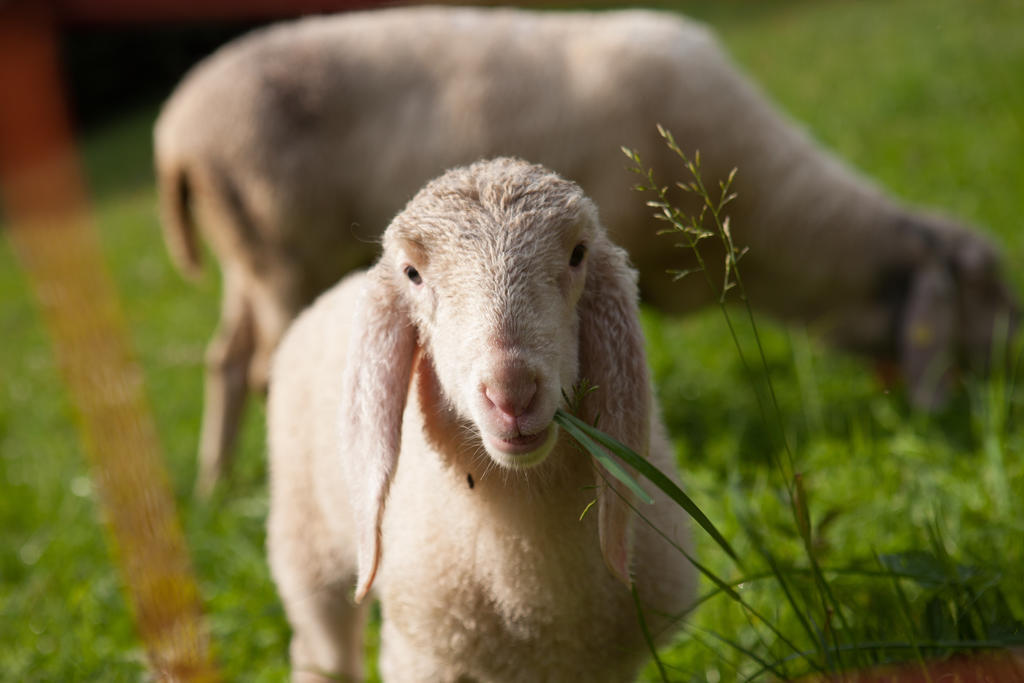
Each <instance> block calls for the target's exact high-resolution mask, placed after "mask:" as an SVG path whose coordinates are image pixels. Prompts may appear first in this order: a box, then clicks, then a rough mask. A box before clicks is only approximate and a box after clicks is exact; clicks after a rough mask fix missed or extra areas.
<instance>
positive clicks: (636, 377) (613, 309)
mask: <svg viewBox="0 0 1024 683" xmlns="http://www.w3.org/2000/svg"><path fill="white" fill-rule="evenodd" d="M588 258H589V259H590V262H589V264H588V265H587V280H586V285H585V287H584V290H583V295H582V297H581V298H580V303H579V312H580V347H579V352H580V356H579V358H580V377H581V378H582V379H586V380H587V381H588V382H590V384H591V385H593V386H596V387H597V389H596V390H595V391H593V392H592V393H591V394H589V395H588V396H587V397H586V399H585V401H584V407H585V411H586V415H584V416H583V417H584V419H587V420H588V421H591V422H593V420H594V419H595V418H598V417H599V422H598V425H597V426H598V428H599V429H601V430H602V431H604V432H606V433H607V434H610V435H611V436H613V437H615V438H616V439H618V440H619V441H621V442H622V443H624V444H626V445H627V446H629V447H630V448H632V449H633V450H634V451H636V452H637V453H639V454H640V455H641V456H643V457H647V449H648V446H649V440H650V411H651V396H650V381H649V378H648V374H647V359H646V354H645V352H644V337H643V332H642V330H641V329H640V320H639V317H638V311H637V299H638V292H637V284H636V271H634V270H633V269H632V268H630V266H629V262H628V258H627V256H626V252H625V251H624V250H622V249H620V248H619V247H617V246H615V245H613V244H612V243H611V242H610V241H608V239H607V238H605V237H604V236H603V235H602V236H601V237H599V238H598V239H597V240H595V243H594V244H592V245H591V248H590V253H589V254H588ZM596 473H597V474H596V480H597V487H598V496H597V501H598V529H599V532H600V536H601V552H602V553H603V554H604V558H605V562H606V563H607V565H608V568H609V569H610V570H611V571H612V573H613V574H614V575H615V576H616V577H617V578H618V579H619V580H621V581H622V582H624V583H626V584H628V583H629V581H630V569H631V567H630V564H631V559H632V524H633V516H634V515H633V511H632V510H631V509H630V507H629V506H630V505H631V504H635V498H634V496H633V494H632V493H631V492H630V491H629V490H628V489H627V488H626V487H625V486H623V485H622V484H621V483H619V482H618V480H616V479H615V478H613V477H612V476H611V475H610V474H608V473H607V472H606V471H604V469H603V468H600V467H599V468H596ZM613 487H614V488H613Z"/></svg>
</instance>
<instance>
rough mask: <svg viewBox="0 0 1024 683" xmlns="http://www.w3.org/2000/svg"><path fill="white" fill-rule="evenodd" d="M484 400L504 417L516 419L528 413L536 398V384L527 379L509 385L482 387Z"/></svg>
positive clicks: (534, 381)
mask: <svg viewBox="0 0 1024 683" xmlns="http://www.w3.org/2000/svg"><path fill="white" fill-rule="evenodd" d="M483 392H484V398H486V399H487V402H488V403H489V404H490V405H492V406H494V407H495V408H497V409H498V410H499V411H500V412H501V413H503V414H504V415H506V416H508V417H511V418H516V417H519V416H520V415H522V414H523V413H526V412H527V411H529V409H530V406H532V405H533V402H534V399H535V398H536V397H537V382H536V380H533V379H529V380H524V381H520V382H517V383H514V384H509V385H484V387H483Z"/></svg>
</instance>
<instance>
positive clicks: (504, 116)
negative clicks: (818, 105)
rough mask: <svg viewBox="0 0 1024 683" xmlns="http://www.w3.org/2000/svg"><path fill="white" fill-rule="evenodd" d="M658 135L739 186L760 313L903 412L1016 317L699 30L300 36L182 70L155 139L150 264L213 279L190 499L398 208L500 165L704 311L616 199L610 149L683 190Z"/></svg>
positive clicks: (429, 28) (347, 25)
mask: <svg viewBox="0 0 1024 683" xmlns="http://www.w3.org/2000/svg"><path fill="white" fill-rule="evenodd" d="M658 122H660V123H661V124H663V125H664V126H665V127H667V128H668V129H669V130H671V131H672V132H673V133H674V134H675V136H676V138H677V139H678V140H679V141H680V144H681V145H682V146H683V148H684V149H686V150H689V151H692V150H695V149H699V150H700V152H701V156H702V158H703V159H704V173H705V177H706V179H707V181H708V184H709V186H714V184H715V183H716V182H717V180H718V179H721V178H723V177H725V175H726V174H727V173H728V171H729V170H730V169H732V168H733V167H738V169H739V174H738V177H737V180H736V184H735V189H736V191H737V192H738V194H739V196H738V199H737V200H736V201H735V202H734V203H733V204H730V206H729V212H730V215H731V217H732V225H733V227H734V233H735V238H736V241H737V243H738V244H740V245H742V246H747V247H749V248H750V251H749V254H748V255H747V256H746V257H745V258H744V261H743V276H744V280H745V283H746V289H747V292H748V293H749V295H750V297H751V299H752V303H753V305H754V306H756V307H757V308H758V309H760V310H761V311H764V312H767V313H769V314H772V315H774V316H776V317H778V318H781V319H784V320H791V321H804V322H808V323H811V324H812V326H813V327H814V328H815V329H817V330H819V331H820V332H821V333H822V334H823V336H825V337H826V338H828V339H830V340H831V341H832V342H834V343H836V344H837V345H839V346H841V347H844V348H848V349H852V350H856V351H860V352H864V353H868V354H871V355H873V356H876V357H881V358H888V359H894V360H897V361H899V362H900V364H901V365H902V367H903V369H904V373H905V374H906V376H907V379H908V384H909V386H910V390H911V397H912V398H913V399H914V400H916V401H917V402H918V403H925V404H926V403H929V402H930V401H931V400H933V399H934V398H935V397H936V396H939V395H941V394H942V393H943V392H942V390H941V388H937V387H936V386H935V382H934V378H935V377H937V376H939V375H941V374H942V373H941V372H938V373H937V372H936V367H935V366H936V359H943V358H945V359H947V360H949V359H953V358H955V359H956V360H967V361H976V360H978V359H984V358H985V356H986V353H987V351H988V349H989V346H990V343H991V339H992V336H993V325H994V322H995V321H997V320H999V319H1001V318H1002V317H1003V316H1005V314H1006V313H1007V312H1008V311H1011V310H1012V309H1013V307H1014V305H1013V303H1012V297H1011V295H1010V293H1009V291H1008V290H1007V287H1006V285H1005V284H1004V282H1003V280H1002V279H1001V277H1000V275H999V273H998V268H997V262H996V261H997V260H996V257H995V254H994V251H993V249H992V248H991V247H990V246H989V244H988V243H987V242H986V241H985V239H983V238H982V237H981V236H979V235H977V234H974V233H971V232H969V231H967V230H965V229H963V228H961V227H959V226H957V225H955V224H954V223H953V222H951V221H948V220H945V219H942V218H939V217H936V216H932V215H928V214H925V213H921V212H918V211H914V210H911V209H908V208H906V207H903V206H901V205H899V204H897V203H896V202H894V201H893V200H892V199H890V198H888V197H887V196H886V195H884V194H883V193H882V192H881V191H879V190H878V189H877V188H875V187H874V186H873V185H872V184H870V183H869V182H868V181H866V180H865V179H863V178H862V177H860V176H858V175H856V174H855V173H853V172H851V171H850V170H849V169H847V168H845V167H844V166H843V165H841V164H840V163H839V162H838V161H837V160H835V159H834V158H832V157H830V156H829V155H827V154H825V153H824V152H823V151H822V150H820V149H819V148H818V147H816V146H815V145H814V144H813V143H812V142H811V141H810V140H809V139H808V138H807V137H806V136H805V135H804V134H803V133H802V132H801V131H800V130H799V129H797V128H796V127H795V126H794V125H792V124H791V123H790V122H788V121H786V120H785V119H784V118H783V117H782V116H780V115H779V113H778V112H777V111H776V110H775V109H774V108H773V107H772V106H771V105H770V104H769V103H768V102H767V101H766V100H765V98H764V97H763V96H762V95H761V94H760V93H759V92H758V91H757V90H756V89H755V88H754V87H753V86H752V85H751V84H750V83H749V82H748V81H747V80H746V79H745V78H744V77H743V76H742V75H741V74H739V73H738V72H737V70H736V69H735V67H734V66H733V64H732V63H731V62H730V60H729V59H728V58H727V56H726V55H725V54H724V53H723V51H722V49H721V48H720V47H719V45H718V44H717V43H716V41H715V39H714V38H713V36H712V35H711V34H710V33H709V32H708V31H707V30H706V29H705V28H703V27H702V26H700V25H698V24H696V23H693V22H691V21H688V20H686V19H683V18H680V17H677V16H674V15H670V14H664V13H658V12H650V11H619V12H603V13H583V12H580V13H558V12H544V13H537V12H528V11H521V10H511V9H474V8H437V7H434V8H401V9H392V10H386V11H377V12H361V13H352V14H346V15H342V16H336V17H320V18H310V19H303V20H299V21H295V22H291V23H286V24H283V25H279V26H275V27H272V28H269V29H265V30H261V31H257V32H255V33H254V34H252V35H250V36H248V37H245V38H242V39H240V40H238V41H235V42H234V43H232V44H230V45H228V46H226V47H225V48H223V49H221V50H220V51H219V52H218V53H216V54H215V55H214V56H212V57H211V58H209V59H207V60H206V61H204V62H203V63H201V64H200V65H199V66H197V67H196V68H195V69H194V71H193V72H192V73H191V74H190V75H189V76H188V77H187V78H186V79H185V80H184V82H183V83H182V84H181V86H179V88H178V89H177V91H176V92H175V93H174V95H173V96H172V97H171V98H170V100H169V101H168V103H167V105H166V107H165V108H164V111H163V113H162V114H161V116H160V119H159V121H158V123H157V127H156V135H155V142H156V168H157V175H158V181H159V188H160V194H161V201H162V206H163V209H162V211H163V225H164V229H165V236H166V241H167V244H168V247H169V249H170V251H171V253H172V255H173V256H174V257H175V260H176V262H177V263H178V264H179V266H180V267H181V268H182V269H183V270H184V271H185V272H187V273H194V272H196V271H197V270H198V267H199V255H200V249H199V245H198V240H197V236H196V234H195V228H196V225H198V226H200V227H201V228H202V230H203V232H204V235H205V237H206V239H207V241H208V242H209V244H210V245H211V247H212V249H213V251H214V252H215V253H216V256H217V258H218V260H219V261H220V265H221V268H222V270H223V275H224V294H223V304H222V313H221V322H220V327H219V329H218V331H217V333H216V335H215V337H214V339H213V341H212V342H211V344H210V348H209V351H208V355H207V363H208V371H207V382H206V406H205V413H204V416H203V427H202V437H201V445H200V451H201V456H200V460H201V466H200V482H199V484H200V489H201V490H204V491H205V490H208V489H209V488H210V487H211V486H212V485H213V484H214V482H215V481H216V480H217V478H218V477H219V476H220V474H221V472H222V470H223V469H224V467H225V464H226V460H225V459H226V456H227V453H228V451H229V450H230V447H231V443H232V441H233V439H234V436H235V433H236V431H237V426H238V422H239V419H240V414H241V408H242V404H243V401H244V398H245V395H246V392H247V390H248V387H249V386H255V387H261V386H263V385H264V384H265V380H266V366H267V360H268V358H269V356H270V353H271V351H272V350H273V348H274V346H275V345H276V343H277V341H278V339H279V338H280V336H281V334H282V333H283V331H284V329H285V328H286V326H287V325H288V323H289V321H290V320H291V319H292V318H293V317H294V316H295V315H296V313H297V312H298V311H299V310H300V309H301V308H302V307H303V306H304V305H305V304H307V303H308V302H309V301H311V300H312V299H313V297H315V296H316V295H317V294H318V293H319V292H321V291H323V290H324V289H326V288H327V287H329V286H330V285H332V284H333V283H334V282H336V281H337V279H338V278H339V277H340V276H341V275H342V274H344V273H345V272H347V271H349V270H351V269H352V268H354V267H356V266H359V265H363V264H367V263H368V262H369V261H370V260H371V259H372V256H373V254H374V248H373V247H374V244H375V241H376V240H377V239H378V236H379V234H380V232H381V230H382V229H383V228H384V226H385V225H387V222H388V220H389V219H390V218H391V216H393V215H394V214H395V212H397V211H398V209H399V208H400V207H401V204H402V202H404V201H405V200H406V199H407V198H409V197H411V196H412V194H413V193H414V192H415V191H416V190H417V189H418V188H419V187H420V186H421V185H422V184H423V183H424V182H425V181H426V180H427V179H428V178H431V177H434V176H436V175H437V174H439V173H440V172H441V171H443V170H444V169H446V168H450V167H452V166H455V165H458V164H465V163H470V162H472V161H475V160H477V159H479V158H482V157H489V156H497V155H513V156H519V157H523V158H527V159H530V160H531V161H534V162H538V163H543V164H544V165H546V166H548V167H549V168H552V169H554V170H555V171H557V172H558V173H560V174H562V175H563V176H564V177H566V178H571V179H572V180H574V181H576V182H578V183H579V184H580V185H581V186H582V187H583V189H584V190H585V191H586V192H587V194H588V195H589V196H591V197H592V198H593V199H594V201H596V203H597V205H598V206H599V207H600V209H601V214H602V217H603V220H604V222H605V224H606V225H607V226H608V228H609V231H610V234H611V235H612V237H613V238H614V240H615V241H616V242H617V243H618V244H620V245H622V246H623V247H625V248H626V249H627V251H628V252H629V253H630V255H631V258H632V259H633V262H634V263H636V264H637V266H638V269H639V271H640V288H641V292H642V295H643V296H644V298H645V299H646V300H647V301H648V302H650V303H652V304H654V305H656V306H658V307H660V308H662V309H663V310H666V311H687V310H692V309H694V308H696V307H698V306H701V305H704V304H706V303H708V302H710V301H713V300H714V295H713V294H712V293H711V292H709V291H708V290H707V288H706V286H705V284H704V283H703V282H702V281H701V280H700V278H692V279H691V278H688V279H685V280H683V281H681V282H672V281H671V278H669V277H667V276H666V275H665V271H666V269H670V268H676V269H680V268H686V267H688V266H689V265H691V264H688V263H687V262H686V259H688V258H689V256H688V255H687V254H686V253H685V252H684V250H679V249H671V248H666V247H667V246H668V245H667V244H666V241H665V239H664V238H657V237H655V232H656V230H657V229H658V224H656V223H654V222H653V221H652V220H651V218H650V209H649V208H648V207H647V206H645V202H644V198H643V197H640V196H638V195H636V194H635V193H633V192H631V190H630V187H631V185H632V184H633V180H634V179H633V177H632V176H631V175H630V174H629V173H628V172H626V171H625V170H624V168H625V166H626V163H625V159H624V158H623V157H622V154H621V152H620V146H622V145H626V146H629V147H631V148H633V149H636V150H637V151H638V152H639V153H640V154H641V156H642V158H643V159H644V160H645V161H646V162H647V163H650V164H651V165H653V167H654V169H655V171H656V177H657V178H659V179H660V180H661V181H662V182H666V183H668V182H671V181H673V180H676V179H679V178H680V176H681V174H682V168H681V166H680V164H679V163H678V159H676V158H675V157H673V156H672V155H671V154H669V153H668V152H667V151H666V150H665V149H664V147H663V145H662V143H661V140H660V139H659V137H658V135H657V133H656V130H655V124H656V123H658ZM710 243H711V241H710V240H709V241H708V242H707V243H706V244H707V245H708V249H709V250H710V252H709V253H708V257H707V258H708V262H709V263H711V264H712V265H713V267H716V268H720V267H721V261H722V259H721V253H717V254H716V253H714V248H713V247H712V246H711V244H710ZM941 369H942V368H938V370H940V371H941Z"/></svg>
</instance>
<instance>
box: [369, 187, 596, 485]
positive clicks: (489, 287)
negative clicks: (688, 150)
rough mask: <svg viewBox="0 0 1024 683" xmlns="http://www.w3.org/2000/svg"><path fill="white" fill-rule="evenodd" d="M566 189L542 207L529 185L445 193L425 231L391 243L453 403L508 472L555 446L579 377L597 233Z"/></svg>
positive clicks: (577, 197) (585, 207) (584, 207)
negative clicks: (514, 190) (492, 193)
mask: <svg viewBox="0 0 1024 683" xmlns="http://www.w3.org/2000/svg"><path fill="white" fill-rule="evenodd" d="M559 182H560V183H561V184H563V185H564V186H565V187H560V188H559V189H561V190H562V193H561V194H560V195H558V201H556V202H554V203H551V202H550V200H551V197H550V196H548V194H544V196H543V197H542V198H543V199H547V200H549V201H548V203H546V204H544V205H543V206H541V207H535V206H534V203H535V202H536V201H538V200H537V198H533V197H531V194H530V190H529V189H528V190H527V191H525V192H523V193H522V194H521V195H518V196H515V197H508V196H506V195H504V194H503V195H502V196H500V197H494V198H489V197H488V196H487V192H486V189H481V190H480V191H479V193H478V194H474V195H473V196H471V197H469V198H467V197H466V196H464V195H461V194H460V195H458V196H449V197H441V198H440V200H439V204H440V208H439V209H438V208H437V207H434V208H435V213H433V214H431V215H430V216H427V217H424V216H423V215H422V213H421V214H420V215H418V216H417V225H416V230H415V232H412V231H410V232H409V233H408V236H402V235H395V236H394V239H389V240H388V242H387V244H388V247H387V248H388V250H389V251H390V253H391V254H392V255H393V258H392V260H391V264H392V268H393V269H394V276H395V278H396V280H397V281H398V282H399V283H400V286H401V287H403V288H404V289H405V300H406V302H407V305H408V307H409V312H410V315H411V317H412V319H413V320H414V322H415V325H416V327H417V329H418V332H419V336H420V342H421V344H422V346H423V348H424V351H425V353H426V354H428V355H429V357H430V358H431V360H432V361H433V365H434V368H435V370H436V372H437V376H438V379H439V382H440V385H441V389H442V392H443V393H444V396H445V398H446V399H447V400H448V401H449V402H450V403H451V406H452V407H453V408H454V410H455V411H456V412H457V413H458V415H459V416H460V417H461V418H462V419H464V420H466V421H468V422H469V423H471V424H472V425H474V426H475V428H476V431H477V432H478V433H479V436H480V439H481V441H482V443H483V446H484V448H485V449H486V451H487V453H488V454H489V455H490V457H491V458H492V459H493V460H494V462H496V463H497V464H499V465H501V466H504V467H509V468H518V469H523V468H528V467H531V466H533V465H536V464H538V463H540V462H541V461H542V460H544V458H545V457H546V456H547V455H548V453H549V452H550V451H551V449H552V447H553V446H554V443H555V440H556V438H557V427H556V426H555V425H554V424H553V422H552V418H553V416H554V413H555V409H556V408H557V407H558V405H559V403H560V401H561V400H562V391H563V390H564V389H568V388H570V387H571V386H572V385H573V383H574V382H575V381H576V378H577V374H578V355H579V340H578V328H579V325H578V315H577V312H576V307H577V304H578V302H579V300H580V296H581V294H582V292H583V287H584V284H585V281H586V277H587V264H588V260H589V259H588V258H587V256H588V255H587V251H588V248H589V247H590V246H591V245H592V244H593V242H594V240H595V238H596V237H597V235H596V231H597V228H596V227H595V226H596V220H595V218H594V210H593V206H592V204H590V202H589V201H588V200H586V199H584V197H583V195H582V194H581V193H580V191H579V189H578V188H577V187H576V186H575V185H573V184H571V183H567V182H566V181H561V180H559ZM506 189H507V188H506ZM548 190H549V191H550V188H548ZM534 191H535V192H536V190H534ZM489 199H491V200H493V201H489ZM449 205H450V206H449ZM428 223H429V227H428V226H427V225H426V224H428ZM389 237H390V236H389Z"/></svg>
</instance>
